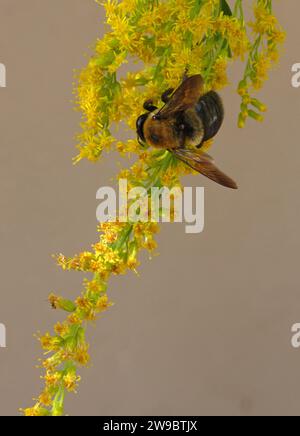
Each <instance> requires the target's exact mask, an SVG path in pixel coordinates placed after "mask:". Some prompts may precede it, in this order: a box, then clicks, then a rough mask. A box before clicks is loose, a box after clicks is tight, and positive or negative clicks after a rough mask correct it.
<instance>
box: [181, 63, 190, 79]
mask: <svg viewBox="0 0 300 436" xmlns="http://www.w3.org/2000/svg"><path fill="white" fill-rule="evenodd" d="M188 72H189V69H188V67H186V68H185V70H184V73H183V76H182V82H184V81H185V80H186V79H188V77H189V76H188Z"/></svg>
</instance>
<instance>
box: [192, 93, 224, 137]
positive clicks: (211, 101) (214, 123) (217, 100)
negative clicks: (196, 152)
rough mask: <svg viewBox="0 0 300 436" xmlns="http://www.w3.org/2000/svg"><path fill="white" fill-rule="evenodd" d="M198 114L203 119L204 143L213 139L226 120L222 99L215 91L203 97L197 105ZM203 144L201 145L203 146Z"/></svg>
mask: <svg viewBox="0 0 300 436" xmlns="http://www.w3.org/2000/svg"><path fill="white" fill-rule="evenodd" d="M196 112H197V114H198V116H199V117H200V118H201V120H202V122H203V127H204V137H203V140H202V143H203V142H204V141H207V140H208V139H211V138H213V137H214V136H215V135H216V134H217V133H218V131H219V130H220V127H221V125H222V123H223V120H224V108H223V103H222V100H221V97H220V96H219V95H218V94H217V93H216V92H214V91H210V92H208V93H207V94H205V95H203V96H202V97H201V98H200V100H199V101H198V103H197V104H196ZM202 143H201V144H200V145H202Z"/></svg>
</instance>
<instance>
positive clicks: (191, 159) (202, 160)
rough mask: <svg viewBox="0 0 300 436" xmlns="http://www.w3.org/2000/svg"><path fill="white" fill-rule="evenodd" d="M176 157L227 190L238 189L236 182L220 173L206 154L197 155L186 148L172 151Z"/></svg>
mask: <svg viewBox="0 0 300 436" xmlns="http://www.w3.org/2000/svg"><path fill="white" fill-rule="evenodd" d="M170 151H171V152H172V153H174V154H175V156H176V157H177V158H178V159H180V160H182V161H183V162H184V163H186V164H187V165H188V166H190V167H191V168H193V170H195V171H198V172H199V173H201V174H203V175H204V176H206V177H208V178H209V179H211V180H213V181H214V182H216V183H219V185H222V186H226V187H227V188H231V189H237V188H238V187H237V184H236V183H235V181H234V180H232V179H231V178H230V177H228V176H227V175H226V174H224V173H223V172H222V171H220V170H219V169H218V168H217V167H216V166H215V164H214V162H213V159H212V158H211V157H210V156H209V155H208V154H205V153H197V152H195V151H193V150H188V149H185V148H176V149H172V150H170Z"/></svg>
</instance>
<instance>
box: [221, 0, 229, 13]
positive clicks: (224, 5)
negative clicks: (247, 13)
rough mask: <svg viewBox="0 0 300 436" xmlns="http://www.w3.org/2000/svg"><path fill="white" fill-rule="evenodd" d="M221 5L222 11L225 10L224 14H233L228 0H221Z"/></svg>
mask: <svg viewBox="0 0 300 436" xmlns="http://www.w3.org/2000/svg"><path fill="white" fill-rule="evenodd" d="M220 7H221V12H223V13H224V15H228V16H229V17H231V16H232V11H231V8H230V6H229V4H228V3H227V1H226V0H220Z"/></svg>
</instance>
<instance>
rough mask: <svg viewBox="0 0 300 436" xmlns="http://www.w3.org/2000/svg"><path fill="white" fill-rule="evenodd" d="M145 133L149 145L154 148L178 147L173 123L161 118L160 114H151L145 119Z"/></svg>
mask: <svg viewBox="0 0 300 436" xmlns="http://www.w3.org/2000/svg"><path fill="white" fill-rule="evenodd" d="M143 133H144V138H145V140H146V142H147V144H149V145H151V146H152V147H158V148H173V147H175V146H177V141H176V137H175V136H174V129H173V127H172V125H171V123H170V122H169V121H168V120H166V119H163V118H161V117H160V116H159V114H155V113H154V114H150V115H149V116H148V117H147V118H146V119H145V121H144V125H143Z"/></svg>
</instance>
